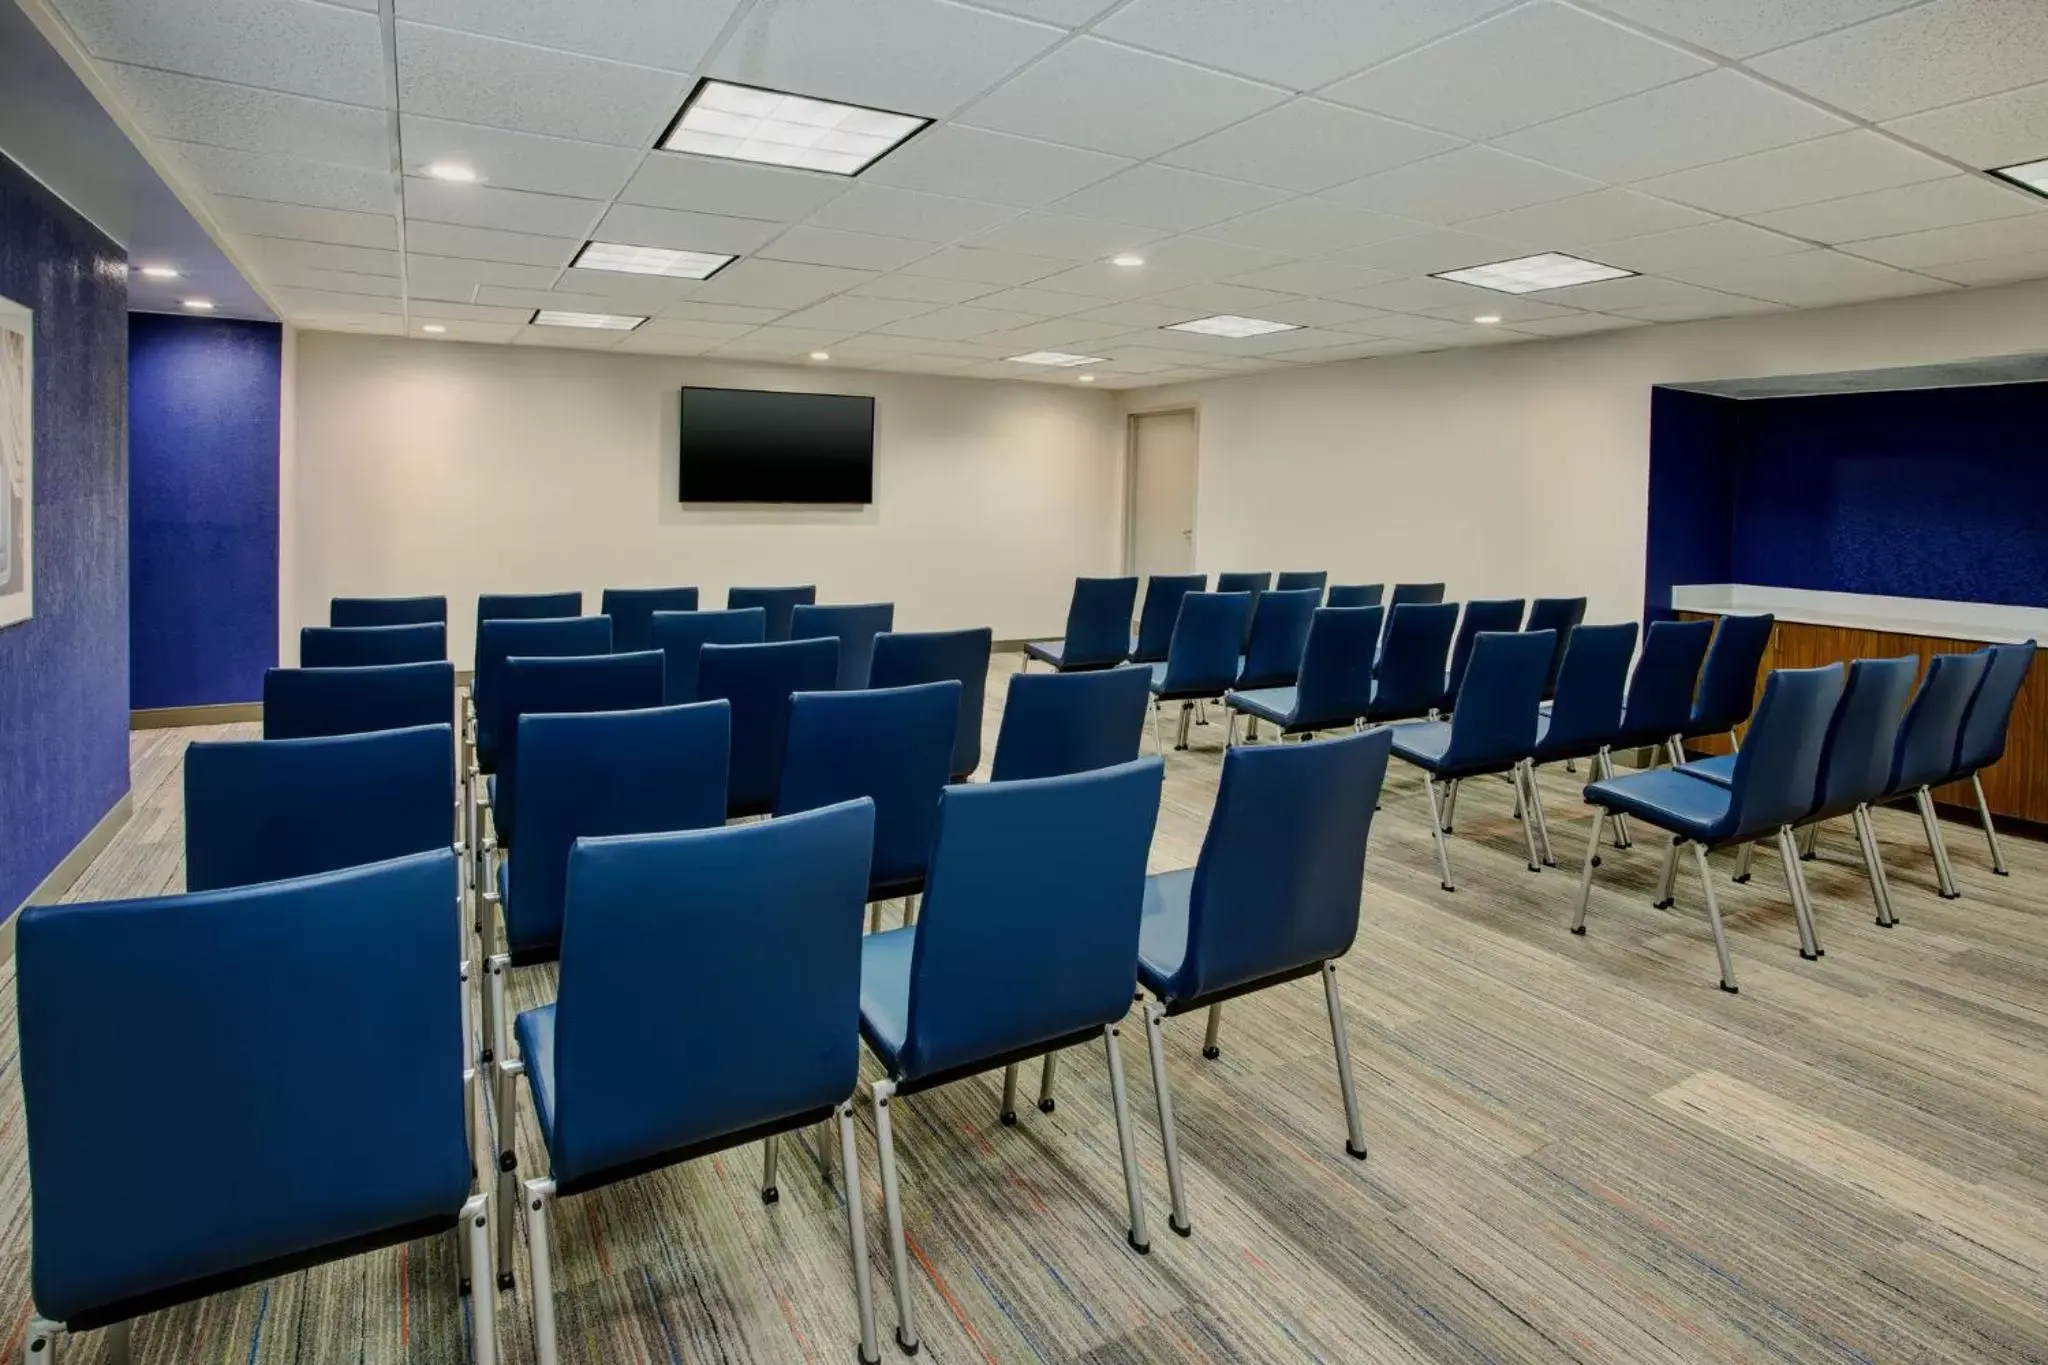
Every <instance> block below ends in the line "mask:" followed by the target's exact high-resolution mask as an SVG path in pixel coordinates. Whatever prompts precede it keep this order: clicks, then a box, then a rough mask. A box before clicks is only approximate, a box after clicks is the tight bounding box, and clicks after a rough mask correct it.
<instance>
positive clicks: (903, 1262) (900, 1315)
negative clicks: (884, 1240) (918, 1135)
mask: <svg viewBox="0 0 2048 1365" xmlns="http://www.w3.org/2000/svg"><path fill="white" fill-rule="evenodd" d="M895 1094H896V1083H895V1082H894V1081H876V1082H875V1083H874V1084H873V1085H871V1086H870V1087H868V1095H869V1098H870V1099H871V1100H872V1101H873V1103H874V1106H875V1147H876V1149H877V1150H878V1151H879V1152H880V1154H881V1162H882V1211H883V1213H884V1214H885V1215H886V1216H887V1218H888V1220H889V1269H890V1273H891V1276H892V1278H893V1279H894V1281H895V1285H896V1344H897V1345H898V1346H900V1347H901V1348H902V1349H903V1350H904V1352H905V1353H906V1354H910V1355H915V1354H916V1353H917V1345H918V1342H917V1324H916V1322H915V1321H914V1320H913V1319H912V1318H911V1315H910V1255H909V1252H908V1251H907V1250H905V1248H904V1244H903V1196H902V1192H901V1191H900V1190H898V1188H897V1186H896V1143H895V1139H894V1137H893V1136H892V1135H891V1133H890V1130H889V1101H890V1100H891V1099H893V1098H894V1097H895ZM848 1197H849V1201H851V1198H852V1192H851V1191H850V1190H849V1196H848Z"/></svg>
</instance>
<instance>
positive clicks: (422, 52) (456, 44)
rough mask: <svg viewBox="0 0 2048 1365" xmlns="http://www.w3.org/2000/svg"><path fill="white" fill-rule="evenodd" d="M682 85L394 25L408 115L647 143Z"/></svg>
mask: <svg viewBox="0 0 2048 1365" xmlns="http://www.w3.org/2000/svg"><path fill="white" fill-rule="evenodd" d="M689 87H690V81H689V78H688V77H686V76H683V75H681V74H679V73H677V72H673V71H656V70H653V69H652V68H649V67H644V66H631V65H628V64H626V63H624V62H610V61H604V60H602V59H600V58H597V57H579V56H577V55H575V54H573V53H568V52H558V51H555V50H553V49H551V48H543V47H528V46H526V45H525V44H523V43H509V42H505V41H503V40H501V39H497V38H484V37H479V36H477V35H475V34H471V33H457V32H455V31H454V30H452V29H444V28H430V27H428V26H426V25H424V24H412V23H407V22H405V21H404V20H400V21H399V24H398V100H399V107H400V108H402V109H404V110H405V111H406V112H407V113H409V114H421V115H425V116H426V117H428V118H443V119H454V120H457V121H458V122H462V123H481V124H485V125H487V126H490V127H494V128H509V129H512V130H514V131H516V132H523V133H541V134H544V135H546V136H548V137H563V138H574V139H576V140H578V141H581V142H602V143H606V144H609V145H611V146H615V147H651V146H653V145H654V140H655V138H656V136H657V135H658V134H660V132H661V131H662V130H663V129H664V128H666V127H667V126H668V124H669V121H670V120H672V119H673V118H674V117H675V115H676V111H677V110H678V109H680V108H681V107H682V104H683V97H684V96H685V95H687V94H688V93H689Z"/></svg>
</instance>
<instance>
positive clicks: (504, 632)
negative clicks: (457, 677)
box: [469, 616, 612, 761]
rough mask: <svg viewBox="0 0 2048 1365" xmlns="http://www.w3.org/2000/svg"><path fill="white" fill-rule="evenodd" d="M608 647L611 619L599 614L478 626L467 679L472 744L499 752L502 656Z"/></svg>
mask: <svg viewBox="0 0 2048 1365" xmlns="http://www.w3.org/2000/svg"><path fill="white" fill-rule="evenodd" d="M611 652H612V623H611V621H610V620H609V619H608V618H606V617H603V616H549V617H519V616H514V617H503V618H496V619H493V620H489V621H485V622H484V623H483V624H482V625H480V626H478V627H477V633H476V673H475V674H474V675H473V676H472V677H471V678H470V681H469V694H470V699H471V700H472V701H474V702H475V703H476V747H477V749H478V751H479V752H480V753H481V754H482V755H483V757H484V758H486V759H488V760H492V761H495V759H496V756H497V751H498V732H499V726H498V706H497V694H498V689H499V688H500V687H501V686H503V683H504V677H505V661H506V660H507V659H509V658H511V657H512V656H513V655H515V654H516V655H518V656H519V657H520V658H522V659H538V658H562V657H566V656H569V655H576V654H609V653H611Z"/></svg>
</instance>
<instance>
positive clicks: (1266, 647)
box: [1237, 588, 1323, 687]
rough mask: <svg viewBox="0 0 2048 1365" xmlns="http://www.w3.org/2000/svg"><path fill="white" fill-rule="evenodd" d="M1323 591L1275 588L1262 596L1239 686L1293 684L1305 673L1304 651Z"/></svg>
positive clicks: (1239, 670)
mask: <svg viewBox="0 0 2048 1365" xmlns="http://www.w3.org/2000/svg"><path fill="white" fill-rule="evenodd" d="M1322 600H1323V594H1322V593H1321V592H1320V591H1319V590H1317V589H1315V588H1285V589H1281V588H1275V589H1274V590H1273V591H1272V592H1269V593H1266V594H1265V595H1263V596H1262V597H1260V598H1259V611H1258V615H1257V616H1256V617H1255V618H1253V620H1252V634H1251V641H1250V643H1248V644H1247V645H1246V646H1245V654H1244V663H1243V665H1242V666H1241V667H1240V668H1239V669H1238V675H1237V685H1238V686H1239V687H1290V686H1292V685H1293V683H1294V680H1295V678H1296V676H1298V675H1299V674H1300V672H1301V653H1302V650H1303V649H1304V648H1305V647H1306V646H1307V645H1308V630H1309V625H1310V623H1312V622H1313V621H1314V620H1315V615H1316V604H1317V603H1319V602H1321V601H1322Z"/></svg>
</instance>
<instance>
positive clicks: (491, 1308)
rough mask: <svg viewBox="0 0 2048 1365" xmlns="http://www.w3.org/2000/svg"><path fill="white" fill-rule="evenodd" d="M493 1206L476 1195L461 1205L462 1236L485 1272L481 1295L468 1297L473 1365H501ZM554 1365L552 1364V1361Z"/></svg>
mask: <svg viewBox="0 0 2048 1365" xmlns="http://www.w3.org/2000/svg"><path fill="white" fill-rule="evenodd" d="M490 1209H491V1205H490V1201H489V1200H488V1199H486V1198H485V1197H484V1196H483V1195H481V1194H473V1195H471V1196H470V1197H469V1202H468V1203H466V1204H464V1205H463V1206H462V1233H461V1235H462V1236H464V1237H467V1238H468V1239H469V1259H470V1264H472V1265H482V1266H484V1267H485V1270H486V1273H485V1274H484V1275H482V1276H481V1277H480V1279H481V1282H482V1284H483V1289H482V1291H481V1292H477V1293H472V1294H471V1295H470V1296H469V1326H470V1334H471V1346H470V1359H471V1360H472V1362H473V1363H474V1365H498V1304H497V1298H496V1296H495V1295H493V1294H492V1293H491V1289H490V1284H491V1277H490V1275H489V1273H488V1271H489V1266H490V1256H491V1227H490V1223H491V1213H490ZM498 1216H499V1217H501V1218H504V1219H506V1220H507V1221H509V1220H510V1219H511V1217H512V1210H511V1209H509V1208H505V1209H500V1210H499V1213H498ZM549 1365H552V1362H549Z"/></svg>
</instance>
